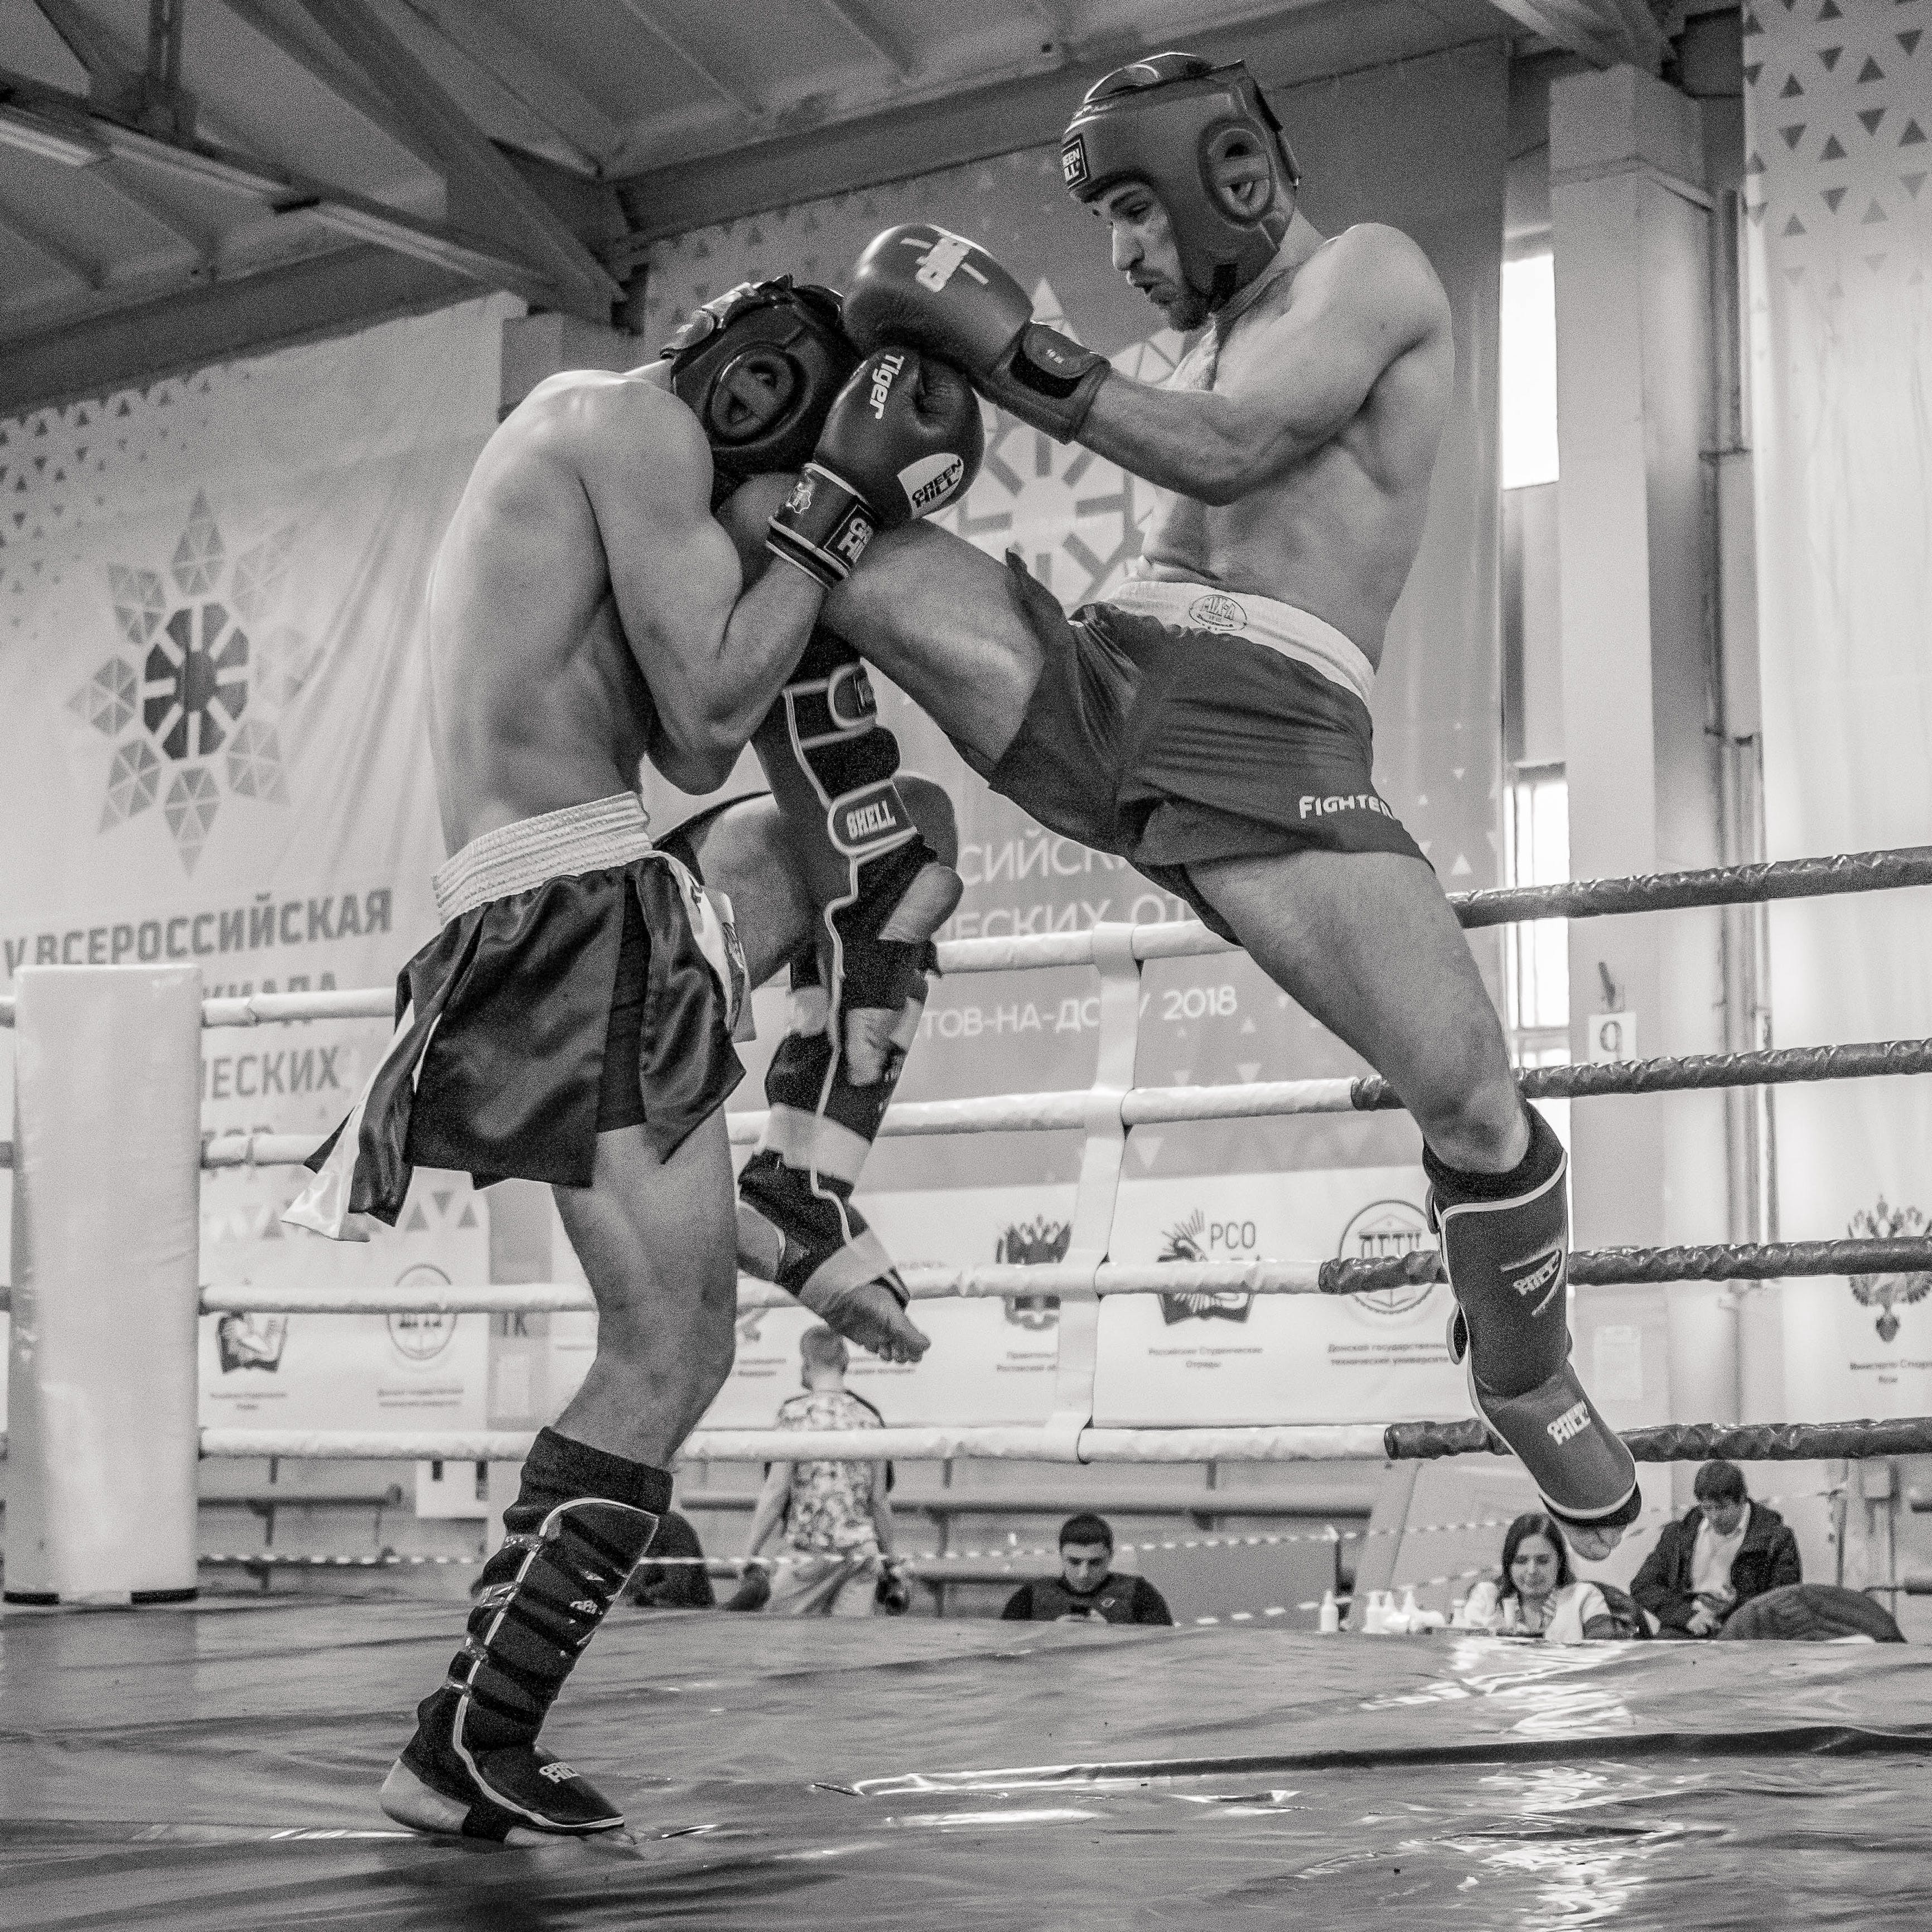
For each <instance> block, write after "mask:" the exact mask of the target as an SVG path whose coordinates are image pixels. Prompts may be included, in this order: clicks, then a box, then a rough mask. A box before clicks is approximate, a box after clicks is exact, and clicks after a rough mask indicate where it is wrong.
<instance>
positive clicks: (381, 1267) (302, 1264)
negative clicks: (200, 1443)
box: [201, 1174, 490, 1430]
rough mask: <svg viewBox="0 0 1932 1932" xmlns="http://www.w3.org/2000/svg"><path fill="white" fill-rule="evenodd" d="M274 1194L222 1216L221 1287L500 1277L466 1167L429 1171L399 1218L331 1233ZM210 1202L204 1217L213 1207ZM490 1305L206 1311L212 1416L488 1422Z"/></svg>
mask: <svg viewBox="0 0 1932 1932" xmlns="http://www.w3.org/2000/svg"><path fill="white" fill-rule="evenodd" d="M279 1211H280V1209H279V1205H278V1203H276V1202H275V1201H274V1199H273V1198H272V1197H271V1198H270V1199H269V1200H268V1201H267V1202H264V1204H263V1205H262V1206H261V1207H260V1208H258V1209H257V1210H256V1211H254V1213H253V1214H250V1215H248V1216H246V1217H244V1216H242V1215H239V1214H232V1213H231V1214H223V1215H221V1216H220V1217H217V1218H216V1219H215V1220H214V1222H213V1223H212V1226H211V1229H210V1231H209V1232H211V1235H212V1237H213V1238H208V1235H207V1234H205V1235H204V1238H203V1240H202V1255H201V1259H202V1278H203V1279H204V1280H205V1281H207V1282H208V1283H209V1284H210V1285H211V1286H215V1287H220V1288H254V1289H261V1290H262V1291H263V1293H264V1295H265V1298H272V1295H273V1293H274V1291H275V1290H276V1289H293V1288H314V1287H317V1286H320V1285H321V1284H323V1283H329V1284H331V1285H340V1286H343V1287H345V1288H347V1287H350V1286H357V1287H377V1286H380V1287H408V1286H425V1287H431V1288H441V1287H445V1286H449V1285H451V1284H452V1283H456V1284H460V1283H469V1282H483V1281H487V1280H488V1279H489V1277H490V1223H489V1216H488V1213H487V1210H486V1208H485V1206H484V1197H483V1196H480V1195H478V1194H476V1193H472V1190H471V1189H470V1187H469V1181H468V1180H467V1178H465V1177H463V1176H461V1175H431V1174H422V1175H418V1176H417V1178H416V1184H415V1186H414V1187H413V1188H412V1189H411V1190H410V1198H409V1200H408V1201H407V1202H406V1203H405V1204H404V1209H403V1213H402V1217H401V1220H399V1221H398V1224H397V1226H396V1227H395V1229H394V1231H393V1232H383V1233H381V1234H379V1235H377V1236H376V1237H375V1238H374V1239H373V1240H371V1241H359V1242H352V1241H325V1240H324V1239H323V1238H322V1237H321V1236H320V1235H311V1234H310V1233H308V1232H307V1231H306V1230H305V1229H300V1228H284V1227H283V1226H281V1223H280V1222H279V1220H277V1219H276V1216H277V1215H278V1214H279ZM206 1218H207V1217H204V1220H206ZM489 1348H490V1318H489V1317H488V1316H487V1315H275V1314H270V1313H262V1314H255V1313H237V1314H228V1315H204V1316H202V1318H201V1421H202V1427H203V1428H205V1429H355V1430H428V1429H449V1430H458V1429H481V1428H482V1427H484V1422H485V1419H486V1412H485V1401H484V1398H485V1395H486V1393H487V1381H488V1370H489Z"/></svg>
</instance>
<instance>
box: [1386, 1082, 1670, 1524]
mask: <svg viewBox="0 0 1932 1932" xmlns="http://www.w3.org/2000/svg"><path fill="white" fill-rule="evenodd" d="M1528 1112H1529V1124H1530V1143H1529V1152H1528V1153H1527V1154H1526V1155H1525V1156H1524V1157H1523V1160H1522V1162H1521V1163H1520V1164H1519V1166H1517V1168H1515V1169H1514V1170H1513V1171H1512V1172H1510V1173H1508V1174H1507V1175H1473V1174H1467V1173H1464V1172H1461V1171H1460V1170H1459V1169H1454V1168H1451V1167H1449V1166H1447V1165H1446V1164H1445V1163H1443V1162H1442V1161H1441V1160H1438V1159H1437V1157H1436V1155H1435V1154H1433V1152H1432V1151H1427V1150H1425V1151H1424V1156H1423V1165H1424V1168H1425V1169H1427V1172H1428V1175H1429V1179H1430V1217H1431V1219H1432V1220H1433V1221H1434V1222H1435V1223H1436V1226H1437V1228H1438V1229H1439V1231H1440V1232H1441V1235H1442V1259H1443V1264H1444V1266H1445V1268H1447V1269H1448V1274H1449V1285H1450V1287H1451V1289H1452V1290H1453V1291H1454V1295H1455V1297H1456V1302H1457V1307H1456V1311H1455V1313H1454V1315H1452V1316H1451V1318H1450V1333H1449V1352H1450V1354H1451V1356H1452V1357H1453V1358H1454V1359H1455V1360H1457V1361H1462V1360H1463V1358H1464V1357H1465V1355H1466V1356H1467V1358H1468V1365H1469V1393H1470V1396H1471V1398H1472V1400H1473V1401H1474V1402H1475V1406H1476V1408H1477V1410H1478V1413H1479V1414H1481V1416H1482V1417H1483V1418H1484V1421H1486V1422H1487V1423H1488V1424H1489V1425H1490V1427H1491V1428H1492V1429H1493V1430H1495V1431H1496V1434H1497V1435H1499V1436H1501V1437H1502V1439H1503V1441H1504V1442H1505V1443H1507V1444H1508V1445H1509V1447H1510V1448H1511V1449H1512V1450H1513V1451H1515V1453H1516V1454H1517V1457H1519V1458H1520V1460H1521V1461H1522V1463H1523V1466H1524V1467H1525V1468H1526V1469H1527V1470H1528V1471H1529V1474H1530V1476H1531V1478H1532V1480H1533V1481H1535V1484H1536V1486H1537V1487H1538V1490H1541V1492H1542V1494H1543V1499H1544V1502H1545V1503H1546V1504H1547V1505H1548V1508H1549V1510H1550V1514H1552V1515H1553V1516H1554V1517H1556V1518H1557V1520H1559V1522H1562V1523H1566V1524H1568V1525H1570V1526H1572V1527H1574V1528H1577V1529H1605V1530H1608V1529H1622V1527H1623V1526H1625V1525H1626V1524H1628V1523H1632V1522H1634V1521H1635V1520H1636V1518H1637V1513H1638V1511H1640V1509H1641V1508H1642V1507H1643V1498H1642V1496H1641V1494H1640V1492H1639V1490H1638V1488H1637V1465H1636V1463H1634V1461H1633V1460H1632V1459H1631V1453H1630V1451H1629V1450H1628V1448H1625V1445H1623V1443H1622V1442H1621V1441H1619V1439H1618V1437H1617V1436H1616V1432H1615V1431H1614V1430H1613V1429H1612V1428H1611V1427H1610V1424H1608V1423H1607V1422H1606V1421H1604V1418H1603V1417H1602V1416H1601V1415H1600V1414H1599V1413H1598V1409H1597V1406H1596V1405H1595V1403H1593V1402H1592V1400H1590V1397H1589V1394H1588V1392H1587V1391H1586V1390H1585V1389H1584V1387H1583V1384H1582V1383H1581V1382H1579V1381H1578V1380H1577V1373H1576V1371H1575V1370H1574V1369H1573V1368H1572V1367H1571V1366H1570V1332H1569V1317H1570V1310H1569V1295H1568V1289H1569V1261H1570V1211H1569V1204H1568V1199H1567V1198H1566V1196H1565V1191H1564V1185H1563V1184H1564V1180H1565V1176H1566V1175H1567V1174H1568V1166H1569V1164H1568V1157H1566V1156H1565V1154H1564V1151H1563V1148H1562V1143H1561V1142H1559V1141H1558V1139H1557V1138H1556V1135H1555V1134H1554V1133H1552V1132H1551V1130H1550V1124H1549V1123H1548V1122H1547V1121H1545V1120H1544V1118H1543V1117H1542V1115H1540V1114H1539V1113H1538V1112H1537V1111H1536V1109H1535V1108H1534V1107H1532V1108H1529V1109H1528Z"/></svg>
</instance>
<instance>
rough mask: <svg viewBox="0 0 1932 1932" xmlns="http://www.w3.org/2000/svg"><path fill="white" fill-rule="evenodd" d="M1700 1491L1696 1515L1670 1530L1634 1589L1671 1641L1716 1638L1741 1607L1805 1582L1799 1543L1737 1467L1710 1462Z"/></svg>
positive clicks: (1669, 1526) (1699, 1484) (1696, 1491)
mask: <svg viewBox="0 0 1932 1932" xmlns="http://www.w3.org/2000/svg"><path fill="white" fill-rule="evenodd" d="M1693 1487H1694V1494H1695V1495H1696V1496H1697V1508H1695V1509H1693V1510H1691V1511H1690V1512H1689V1513H1688V1514H1687V1515H1686V1516H1685V1518H1684V1520H1683V1521H1682V1522H1681V1523H1667V1524H1666V1525H1665V1526H1664V1533H1663V1534H1662V1535H1661V1536H1659V1537H1658V1539H1657V1547H1656V1548H1655V1550H1652V1552H1651V1553H1650V1554H1649V1556H1647V1557H1646V1558H1645V1559H1644V1563H1643V1568H1642V1569H1640V1571H1638V1572H1637V1575H1636V1577H1634V1579H1633V1580H1631V1595H1632V1596H1633V1597H1634V1598H1636V1599H1637V1601H1638V1602H1639V1603H1640V1604H1642V1605H1643V1607H1644V1608H1645V1609H1646V1610H1648V1611H1649V1612H1650V1613H1651V1615H1652V1616H1654V1617H1655V1618H1656V1619H1657V1620H1658V1622H1659V1623H1661V1625H1663V1626H1664V1635H1666V1636H1667V1637H1712V1636H1715V1634H1716V1633H1717V1632H1718V1631H1719V1630H1721V1628H1723V1627H1724V1621H1725V1619H1727V1618H1728V1617H1729V1616H1730V1614H1731V1613H1732V1612H1733V1610H1736V1609H1737V1607H1738V1606H1739V1604H1746V1603H1748V1602H1749V1601H1751V1598H1754V1597H1761V1596H1763V1595H1764V1593H1765V1592H1766V1591H1767V1590H1775V1589H1778V1588H1780V1587H1781V1586H1783V1585H1784V1584H1787V1583H1801V1582H1802V1581H1803V1580H1804V1578H1803V1572H1802V1570H1801V1568H1800V1567H1799V1560H1798V1539H1797V1538H1796V1537H1795V1536H1793V1535H1792V1533H1791V1532H1790V1530H1789V1529H1787V1528H1786V1527H1785V1524H1784V1518H1783V1517H1781V1516H1780V1515H1779V1514H1778V1512H1777V1511H1775V1509H1772V1508H1770V1507H1769V1505H1766V1504H1764V1503H1754V1502H1752V1501H1751V1499H1750V1497H1749V1496H1748V1495H1747V1494H1746V1493H1745V1476H1744V1472H1743V1471H1742V1469H1739V1467H1738V1466H1737V1465H1736V1463H1722V1462H1720V1463H1706V1464H1705V1465H1704V1466H1703V1468H1702V1469H1700V1470H1699V1471H1698V1472H1697V1482H1696V1484H1694V1486H1693Z"/></svg>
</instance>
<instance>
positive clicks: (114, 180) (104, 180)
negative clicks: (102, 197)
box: [88, 156, 214, 266]
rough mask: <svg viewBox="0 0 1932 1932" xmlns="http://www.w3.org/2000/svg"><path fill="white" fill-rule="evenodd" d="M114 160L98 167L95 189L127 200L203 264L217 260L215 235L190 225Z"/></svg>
mask: <svg viewBox="0 0 1932 1932" xmlns="http://www.w3.org/2000/svg"><path fill="white" fill-rule="evenodd" d="M112 160H113V157H111V156H110V165H109V166H106V167H101V168H96V169H95V170H94V171H93V172H92V173H91V174H90V175H89V176H88V179H89V181H91V182H92V184H94V185H95V187H100V188H105V189H106V190H107V192H108V193H110V194H111V195H112V196H113V197H114V198H115V200H117V201H118V202H124V203H125V204H126V205H127V206H128V207H129V208H133V210H134V211H135V212H136V214H141V215H143V216H145V217H146V218H147V219H148V220H149V221H151V222H152V223H154V226H156V227H157V228H159V229H163V230H165V231H166V233H168V234H169V235H172V236H173V237H174V238H175V240H176V241H177V242H179V243H181V245H182V247H183V248H187V249H188V250H190V251H191V252H192V253H193V255H194V257H195V258H196V260H197V261H198V262H199V263H202V265H203V266H207V265H208V264H211V263H213V261H214V238H213V236H208V235H203V234H201V233H198V232H197V231H196V230H195V229H192V228H190V227H189V226H188V225H187V223H186V222H185V221H184V220H183V218H182V217H181V216H180V215H179V214H176V213H175V211H174V210H173V209H172V208H170V207H169V205H167V203H166V202H164V201H163V200H162V199H161V198H160V196H158V195H156V194H151V193H149V192H148V190H147V189H146V188H145V187H142V185H141V184H140V182H139V181H138V180H133V179H130V178H129V175H128V173H127V170H126V169H125V168H124V167H121V166H115V165H113V164H112Z"/></svg>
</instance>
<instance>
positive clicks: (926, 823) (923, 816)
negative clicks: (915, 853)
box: [898, 772, 959, 865]
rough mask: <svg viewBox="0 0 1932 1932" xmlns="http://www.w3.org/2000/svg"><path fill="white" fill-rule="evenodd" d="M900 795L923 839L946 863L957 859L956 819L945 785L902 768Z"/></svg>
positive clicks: (955, 862)
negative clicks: (922, 834)
mask: <svg viewBox="0 0 1932 1932" xmlns="http://www.w3.org/2000/svg"><path fill="white" fill-rule="evenodd" d="M898 787H899V796H900V797H901V798H902V799H904V800H905V806H906V809H907V811H909V812H910V813H911V814H912V821H913V823H914V824H915V825H916V826H918V827H919V830H920V831H921V832H923V833H924V834H925V835H926V843H927V844H929V845H930V846H931V847H932V849H933V850H935V852H937V853H938V854H939V856H941V858H942V859H944V860H945V861H946V862H947V864H948V865H957V864H958V863H959V820H958V818H957V817H956V815H955V814H954V812H953V800H952V799H951V798H950V796H948V794H947V792H946V791H945V790H944V787H941V786H940V785H937V784H935V783H934V782H933V781H932V779H931V778H922V777H921V776H920V775H919V773H918V772H900V774H899V776H898Z"/></svg>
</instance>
